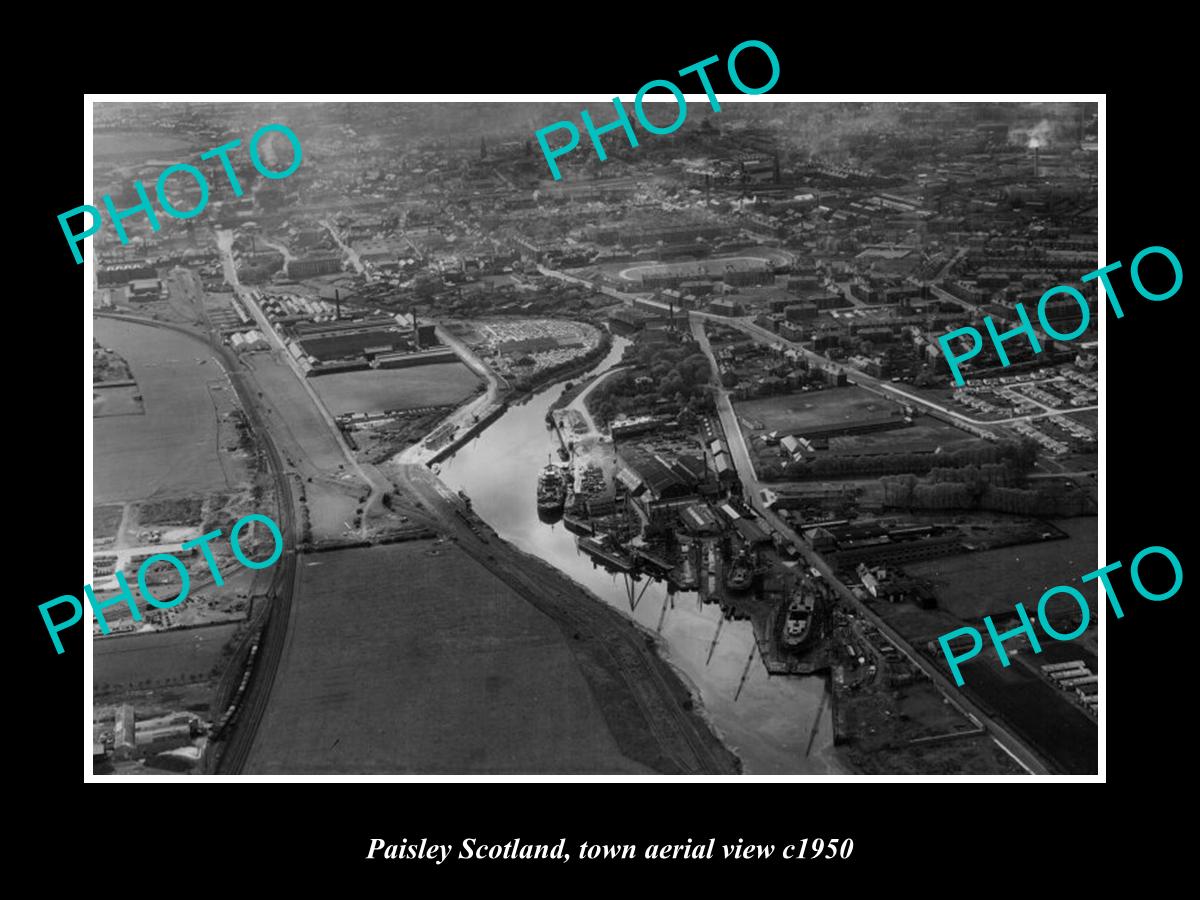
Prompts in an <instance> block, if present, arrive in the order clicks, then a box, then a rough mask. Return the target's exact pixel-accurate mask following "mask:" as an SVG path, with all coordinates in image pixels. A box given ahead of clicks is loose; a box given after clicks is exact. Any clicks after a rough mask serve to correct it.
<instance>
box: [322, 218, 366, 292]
mask: <svg viewBox="0 0 1200 900" xmlns="http://www.w3.org/2000/svg"><path fill="white" fill-rule="evenodd" d="M321 224H322V225H324V226H325V229H326V230H327V231H328V232H329V235H330V237H332V238H333V240H334V241H335V242H336V243H337V245H338V246H339V247H341V248H342V250H343V251H345V253H346V255H347V256H349V257H350V262H351V264H352V265H353V266H354V270H355V271H356V272H358V274H359V275H362V276H363V277H366V276H367V267H366V266H364V265H363V261H362V260H361V259H359V258H358V252H357V251H355V250H354V248H353V247H351V246H350V245H349V244H347V243H346V242H345V241H343V240H342V236H341V234H340V233H339V232H338V230H337V228H336V227H335V226H334V224H333V223H332V222H328V221H325V220H324V219H322V220H321ZM368 280H370V279H368Z"/></svg>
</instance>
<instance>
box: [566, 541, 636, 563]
mask: <svg viewBox="0 0 1200 900" xmlns="http://www.w3.org/2000/svg"><path fill="white" fill-rule="evenodd" d="M606 540H607V539H606V538H605V537H603V536H598V537H577V538H575V546H577V547H578V548H579V549H580V550H582V551H583V552H584V553H586V554H587V555H588V556H591V557H592V558H593V559H598V560H600V561H601V562H603V563H607V564H608V565H610V566H612V567H613V568H614V569H617V570H618V571H620V572H631V571H633V560H632V559H630V558H629V557H628V556H627V555H626V554H624V553H621V552H620V551H618V550H610V549H608V548H607V547H606V546H605V543H606Z"/></svg>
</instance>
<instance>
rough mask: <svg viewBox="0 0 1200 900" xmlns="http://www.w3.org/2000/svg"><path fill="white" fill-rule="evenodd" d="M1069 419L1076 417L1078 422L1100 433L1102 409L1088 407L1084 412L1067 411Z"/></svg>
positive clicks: (1094, 432) (1095, 432) (1093, 431)
mask: <svg viewBox="0 0 1200 900" xmlns="http://www.w3.org/2000/svg"><path fill="white" fill-rule="evenodd" d="M1067 418H1068V419H1074V420H1075V421H1076V422H1082V423H1083V424H1084V425H1086V426H1087V427H1088V428H1090V429H1092V433H1093V434H1097V435H1098V434H1099V433H1100V411H1099V410H1096V409H1088V410H1084V411H1083V412H1073V413H1067Z"/></svg>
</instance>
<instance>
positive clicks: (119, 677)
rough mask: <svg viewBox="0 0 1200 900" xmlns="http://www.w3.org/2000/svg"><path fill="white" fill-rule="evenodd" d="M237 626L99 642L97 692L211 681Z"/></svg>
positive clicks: (95, 673)
mask: <svg viewBox="0 0 1200 900" xmlns="http://www.w3.org/2000/svg"><path fill="white" fill-rule="evenodd" d="M237 627H238V626H237V625H213V626H209V627H207V628H185V629H177V630H174V631H155V632H149V633H147V634H131V635H122V636H120V637H106V638H95V639H94V640H93V641H92V652H93V669H92V672H93V675H92V682H93V685H94V687H95V689H96V690H97V691H102V690H106V689H111V688H118V687H136V686H138V685H140V684H142V683H143V682H149V683H150V684H162V683H163V682H165V681H167V680H175V679H178V678H181V677H182V678H184V679H186V680H201V679H206V678H209V677H210V673H211V671H212V668H213V666H215V665H216V664H217V663H218V662H219V661H220V660H221V648H223V647H224V646H225V644H226V643H227V642H228V641H229V639H230V638H231V637H233V635H234V632H236V631H237Z"/></svg>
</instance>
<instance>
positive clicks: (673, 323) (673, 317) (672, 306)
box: [667, 299, 675, 332]
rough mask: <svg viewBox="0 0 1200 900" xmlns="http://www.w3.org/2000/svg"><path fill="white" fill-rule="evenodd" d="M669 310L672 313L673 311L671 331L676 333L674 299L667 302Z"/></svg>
mask: <svg viewBox="0 0 1200 900" xmlns="http://www.w3.org/2000/svg"><path fill="white" fill-rule="evenodd" d="M667 308H668V309H670V311H671V319H670V321H671V331H672V332H674V331H675V301H674V300H673V299H672V300H669V301H667Z"/></svg>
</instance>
